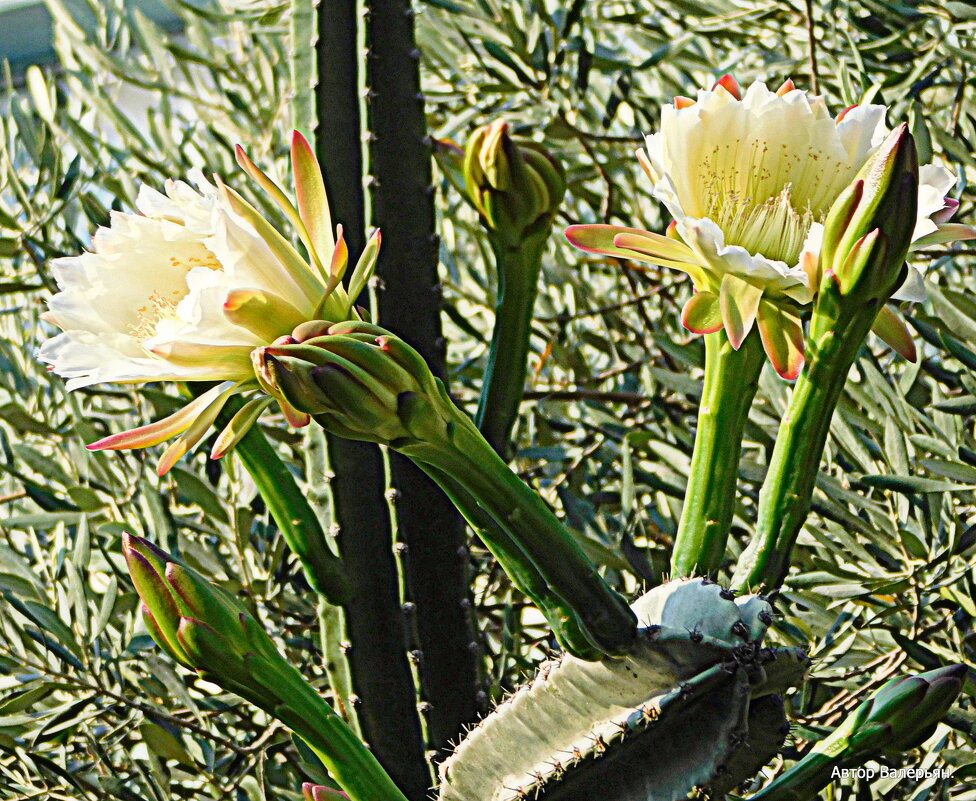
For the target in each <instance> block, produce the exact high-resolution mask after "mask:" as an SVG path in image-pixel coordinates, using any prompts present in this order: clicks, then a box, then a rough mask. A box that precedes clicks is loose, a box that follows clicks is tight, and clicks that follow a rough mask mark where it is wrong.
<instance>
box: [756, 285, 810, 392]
mask: <svg viewBox="0 0 976 801" xmlns="http://www.w3.org/2000/svg"><path fill="white" fill-rule="evenodd" d="M757 326H758V327H759V336H760V337H761V338H762V343H763V348H764V349H765V351H766V355H767V356H769V361H770V362H771V363H772V365H773V368H774V369H775V370H776V372H777V373H779V375H780V377H781V378H785V379H786V380H787V381H793V380H794V379H796V378H797V377H798V376H799V375H800V371H801V370H802V369H803V328H802V326H801V325H800V319H799V318H798V317H795V316H794V315H792V314H789V313H788V312H786V311H785V310H784V309H783V308H781V307H780V306H777V305H776V304H774V303H770V302H769V301H763V302H762V303H761V304H760V306H759V312H758V314H757Z"/></svg>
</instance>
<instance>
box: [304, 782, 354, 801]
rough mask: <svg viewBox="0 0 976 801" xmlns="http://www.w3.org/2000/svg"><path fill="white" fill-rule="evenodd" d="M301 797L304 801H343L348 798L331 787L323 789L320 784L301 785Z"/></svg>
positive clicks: (308, 783)
mask: <svg viewBox="0 0 976 801" xmlns="http://www.w3.org/2000/svg"><path fill="white" fill-rule="evenodd" d="M302 797H303V798H304V799H305V801H343V799H347V798H349V796H348V795H346V794H345V793H343V792H341V791H340V790H333V789H332V788H331V787H323V786H322V785H321V784H312V783H311V782H305V784H303V785H302Z"/></svg>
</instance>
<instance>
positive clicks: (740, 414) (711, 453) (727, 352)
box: [671, 330, 766, 577]
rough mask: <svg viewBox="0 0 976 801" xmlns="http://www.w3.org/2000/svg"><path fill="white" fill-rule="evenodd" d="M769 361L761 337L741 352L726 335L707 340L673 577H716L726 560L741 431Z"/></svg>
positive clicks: (756, 336)
mask: <svg viewBox="0 0 976 801" xmlns="http://www.w3.org/2000/svg"><path fill="white" fill-rule="evenodd" d="M765 360H766V357H765V354H764V353H763V347H762V342H761V341H760V337H759V332H758V331H753V332H752V333H751V334H749V336H747V337H746V339H745V341H744V342H743V343H742V345H741V347H740V348H739V349H738V350H735V349H734V348H733V347H732V344H731V343H730V342H729V338H728V336H727V335H726V333H725V331H724V330H720V331H716V332H714V333H711V334H706V335H705V382H704V385H703V387H702V397H701V405H700V407H699V410H698V429H697V431H696V432H695V448H694V452H693V453H692V458H691V471H690V472H689V474H688V488H687V491H686V492H685V500H684V506H683V507H682V509H681V520H680V522H679V524H678V534H677V537H676V538H675V543H674V549H673V550H672V552H671V572H672V574H673V576H675V577H687V576H694V575H707V574H710V573H714V572H715V571H716V570H718V568H719V567H720V566H721V564H722V561H723V559H724V558H725V545H726V541H727V540H728V537H729V528H730V527H731V525H732V514H733V512H734V510H735V490H736V482H737V479H738V477H739V454H740V452H741V449H742V430H743V428H744V427H745V424H746V420H747V419H748V417H749V409H750V407H751V406H752V399H753V398H754V397H755V395H756V389H757V388H758V386H759V374H760V372H761V371H762V366H763V363H764V362H765Z"/></svg>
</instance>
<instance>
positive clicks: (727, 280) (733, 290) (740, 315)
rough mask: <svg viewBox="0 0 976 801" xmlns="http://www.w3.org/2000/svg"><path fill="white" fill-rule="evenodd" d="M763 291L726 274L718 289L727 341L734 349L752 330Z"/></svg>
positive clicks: (737, 347)
mask: <svg viewBox="0 0 976 801" xmlns="http://www.w3.org/2000/svg"><path fill="white" fill-rule="evenodd" d="M762 295H763V291H762V289H760V288H759V287H756V286H753V285H752V284H750V283H749V282H747V281H743V280H742V279H741V278H736V277H735V276H734V275H729V274H726V275H725V276H724V277H723V278H722V286H721V289H720V291H719V306H720V307H721V312H722V322H723V323H724V325H725V333H726V334H728V337H729V342H730V343H731V344H732V347H733V348H735V349H736V350H738V349H739V346H740V345H742V343H743V342H744V341H745V338H746V336H748V334H749V332H750V331H751V330H752V324H753V323H754V322H755V320H756V312H757V311H758V310H759V301H760V299H761V298H762Z"/></svg>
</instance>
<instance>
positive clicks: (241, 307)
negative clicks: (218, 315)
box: [224, 289, 306, 363]
mask: <svg viewBox="0 0 976 801" xmlns="http://www.w3.org/2000/svg"><path fill="white" fill-rule="evenodd" d="M224 316H225V317H226V318H227V319H228V320H230V322H232V323H233V324H234V325H239V326H240V327H241V328H246V329H247V330H248V331H250V332H251V333H252V334H254V335H255V336H256V337H258V338H259V339H261V340H262V341H263V342H265V343H270V342H274V340H275V339H277V338H278V337H279V336H280V335H281V332H282V330H289V331H291V330H293V329H294V328H295V327H296V326H298V325H300V324H301V323H303V322H305V319H306V318H305V315H304V314H302V313H301V312H300V311H299V310H298V309H296V308H295V307H294V306H292V305H291V304H290V303H289V302H288V301H287V300H285V299H284V298H283V297H281V296H280V295H276V294H275V293H274V292H268V291H265V290H263V289H232V290H231V291H230V292H229V293H228V294H227V299H226V300H225V301H224ZM247 352H248V354H250V352H251V351H250V349H248V351H247ZM248 363H250V356H248Z"/></svg>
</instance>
